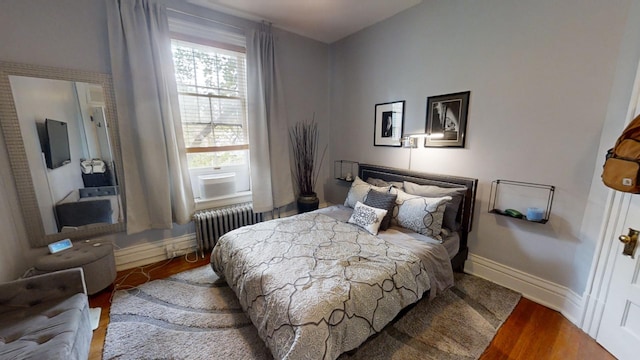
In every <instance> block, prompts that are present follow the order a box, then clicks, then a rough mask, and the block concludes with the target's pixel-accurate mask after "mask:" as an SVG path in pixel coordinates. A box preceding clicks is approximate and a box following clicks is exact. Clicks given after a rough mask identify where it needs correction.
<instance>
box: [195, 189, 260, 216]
mask: <svg viewBox="0 0 640 360" xmlns="http://www.w3.org/2000/svg"><path fill="white" fill-rule="evenodd" d="M251 200H252V198H251V191H243V192H238V193H235V194H233V195H227V196H220V197H216V198H211V199H204V200H203V199H195V201H196V211H199V210H207V209H213V208H218V207H222V206H228V205H235V204H241V203H246V202H251Z"/></svg>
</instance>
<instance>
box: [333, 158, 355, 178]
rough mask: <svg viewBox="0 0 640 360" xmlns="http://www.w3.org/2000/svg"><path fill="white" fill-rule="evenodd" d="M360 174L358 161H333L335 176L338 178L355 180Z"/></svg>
mask: <svg viewBox="0 0 640 360" xmlns="http://www.w3.org/2000/svg"><path fill="white" fill-rule="evenodd" d="M357 175H358V163H357V162H355V161H350V160H336V161H334V163H333V177H334V178H335V179H336V180H340V181H346V182H353V180H354V179H355V178H356V176H357Z"/></svg>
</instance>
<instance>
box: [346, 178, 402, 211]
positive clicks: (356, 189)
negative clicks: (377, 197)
mask: <svg viewBox="0 0 640 360" xmlns="http://www.w3.org/2000/svg"><path fill="white" fill-rule="evenodd" d="M390 188H391V186H386V187H380V186H373V185H371V184H368V183H366V182H364V181H362V179H360V178H359V177H357V176H356V178H355V180H353V183H352V184H351V188H350V189H349V193H348V194H347V198H346V199H345V200H344V206H348V207H350V208H353V207H355V206H356V203H357V202H358V201H360V202H361V203H363V202H364V199H365V198H366V197H367V193H368V192H369V190H371V189H374V190H377V191H382V192H389V189H390Z"/></svg>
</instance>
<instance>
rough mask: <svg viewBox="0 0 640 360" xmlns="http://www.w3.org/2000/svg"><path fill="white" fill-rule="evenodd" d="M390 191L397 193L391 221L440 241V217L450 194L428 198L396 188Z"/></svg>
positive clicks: (449, 198) (441, 217)
mask: <svg viewBox="0 0 640 360" xmlns="http://www.w3.org/2000/svg"><path fill="white" fill-rule="evenodd" d="M392 191H393V193H396V194H397V195H398V198H397V199H396V206H395V208H394V209H393V215H392V220H391V221H392V223H395V224H398V225H400V226H402V227H403V228H406V229H409V230H413V231H415V232H417V233H420V234H422V235H426V236H430V237H432V238H434V239H437V240H440V241H442V237H441V236H440V233H441V232H442V219H443V217H444V209H445V208H446V206H447V202H449V201H451V196H444V197H440V198H428V197H423V196H417V195H411V194H407V193H406V192H404V191H402V190H397V189H393V190H392Z"/></svg>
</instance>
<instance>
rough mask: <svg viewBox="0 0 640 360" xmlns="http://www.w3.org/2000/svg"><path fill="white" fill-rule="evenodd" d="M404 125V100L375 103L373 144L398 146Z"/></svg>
mask: <svg viewBox="0 0 640 360" xmlns="http://www.w3.org/2000/svg"><path fill="white" fill-rule="evenodd" d="M403 126H404V100H402V101H394V102H388V103H384V104H376V114H375V128H374V131H373V134H374V135H373V145H375V146H400V145H401V141H402V128H403Z"/></svg>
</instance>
